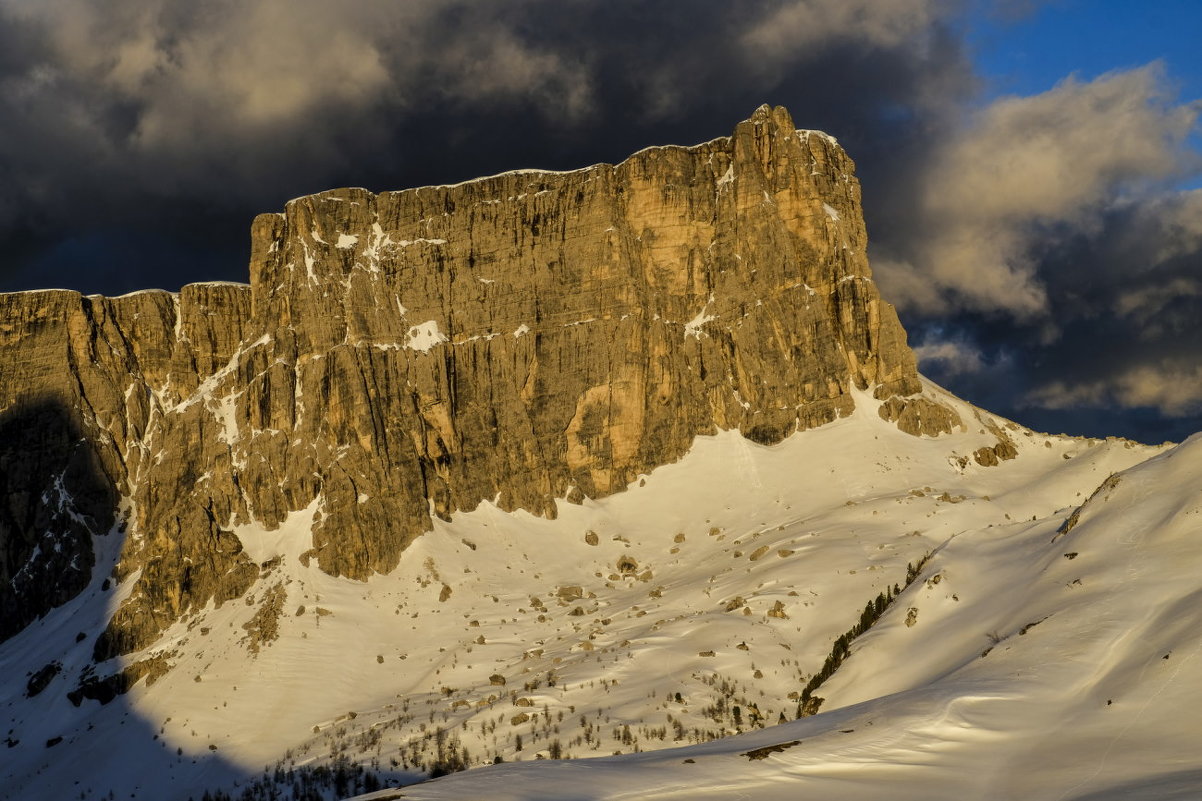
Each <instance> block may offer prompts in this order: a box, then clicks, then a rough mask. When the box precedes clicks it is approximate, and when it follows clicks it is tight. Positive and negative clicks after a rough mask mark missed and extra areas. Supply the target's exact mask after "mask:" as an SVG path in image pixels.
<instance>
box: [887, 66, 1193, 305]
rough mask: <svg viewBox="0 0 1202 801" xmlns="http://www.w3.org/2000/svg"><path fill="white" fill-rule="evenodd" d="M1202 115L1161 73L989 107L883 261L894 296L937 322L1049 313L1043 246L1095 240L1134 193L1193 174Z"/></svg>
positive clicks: (1123, 75) (941, 154) (944, 158)
mask: <svg viewBox="0 0 1202 801" xmlns="http://www.w3.org/2000/svg"><path fill="white" fill-rule="evenodd" d="M1196 114H1197V112H1196V110H1194V109H1193V108H1191V107H1189V106H1188V105H1182V104H1175V103H1173V102H1171V101H1170V100H1169V98H1168V97H1167V93H1166V91H1165V90H1164V88H1163V80H1162V77H1161V72H1160V69H1159V67H1157V66H1156V65H1151V66H1147V67H1142V68H1139V69H1133V70H1128V71H1125V72H1115V73H1110V74H1107V75H1103V76H1102V77H1100V78H1097V79H1096V80H1093V81H1088V82H1083V81H1080V80H1077V79H1075V78H1068V79H1066V80H1064V81H1062V82H1061V83H1060V84H1058V85H1057V86H1056V87H1054V88H1053V89H1051V90H1049V91H1047V92H1044V93H1042V94H1039V95H1034V96H1031V97H1006V98H1002V99H1000V100H997V101H995V102H994V103H992V104H990V105H988V106H986V107H984V108H982V109H981V110H980V111H979V112H977V113H976V114H975V115H974V116H973V117H972V118H971V119H970V120H969V122H968V123H967V124H966V125H965V126H964V127H963V128H962V129H960V130H959V131H958V132H957V133H955V134H954V135H953V136H952V137H951V139H950V141H948V142H946V143H945V144H943V145H942V146H941V147H940V148H939V149H938V151H937V152H936V155H935V157H934V161H933V163H932V164H930V165H929V168H928V169H927V171H926V172H925V174H923V175H922V176H921V177H920V179H919V180H920V186H919V187H917V189H918V198H919V204H920V214H919V219H920V227H921V230H918V231H914V232H913V233H912V235H911V236H910V237H909V238H908V242H907V243H906V244H905V246H904V247H905V248H906V252H905V253H904V254H902V253H890V254H887V258H884V259H881V260H880V261H879V262H878V265H879V267H878V275H879V277H880V280H881V283H882V285H883V286H884V288H885V291H886V293H887V294H888V296H889V297H890V298H891V299H893V300H894V301H895V302H897V303H898V304H899V305H901V306H903V307H908V308H910V309H913V310H916V311H919V312H923V313H929V314H935V313H942V312H946V311H949V310H954V309H967V310H972V311H1001V312H1005V313H1008V314H1010V315H1013V316H1015V317H1018V318H1020V319H1034V318H1038V317H1041V316H1044V315H1045V314H1046V313H1047V311H1048V302H1047V295H1046V287H1045V282H1044V280H1043V278H1042V277H1041V276H1040V274H1039V272H1038V269H1037V267H1038V264H1037V259H1036V256H1035V254H1034V253H1033V248H1034V246H1035V245H1036V244H1037V243H1038V242H1040V241H1041V237H1046V232H1047V231H1048V230H1049V229H1051V228H1059V229H1061V230H1062V231H1063V230H1068V231H1073V230H1075V231H1089V230H1091V229H1092V228H1093V227H1095V226H1096V225H1097V224H1098V221H1099V218H1100V214H1101V213H1102V212H1103V211H1105V209H1106V208H1107V207H1108V206H1109V205H1110V204H1112V203H1114V202H1115V199H1116V198H1118V197H1121V196H1123V195H1124V194H1125V195H1127V196H1130V195H1132V194H1135V195H1139V194H1140V193H1141V192H1144V191H1146V190H1147V189H1149V188H1150V187H1154V186H1155V185H1156V184H1157V182H1159V181H1162V180H1164V179H1168V178H1171V177H1175V176H1178V175H1180V174H1182V172H1183V170H1184V169H1185V167H1186V164H1187V162H1188V161H1189V159H1190V157H1191V154H1190V153H1189V151H1188V150H1187V148H1186V138H1187V137H1188V136H1189V134H1190V133H1191V131H1192V130H1193V129H1194V124H1195V118H1196Z"/></svg>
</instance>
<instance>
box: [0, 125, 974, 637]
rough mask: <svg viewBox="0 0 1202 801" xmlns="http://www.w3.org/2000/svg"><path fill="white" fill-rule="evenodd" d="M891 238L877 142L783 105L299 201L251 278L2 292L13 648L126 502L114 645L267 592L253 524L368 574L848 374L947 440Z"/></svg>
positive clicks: (0, 455)
mask: <svg viewBox="0 0 1202 801" xmlns="http://www.w3.org/2000/svg"><path fill="white" fill-rule="evenodd" d="M865 245H866V237H865V231H864V224H863V221H862V217H861V212H860V197H859V185H858V183H857V182H856V179H855V177H854V175H853V164H852V162H851V160H850V159H849V158H848V157H847V155H846V154H845V153H844V152H843V151H842V150H841V149H840V148H839V147H838V145H837V144H836V143H835V142H834V140H832V139H831V138H829V137H827V136H825V135H823V134H820V133H813V132H807V131H797V130H795V128H794V126H793V123H792V120H791V119H790V118H789V115H788V113H787V112H786V111H785V110H784V109H782V108H777V109H770V108H768V107H767V106H764V107H761V108H760V109H759V110H757V111H756V113H755V114H754V115H753V116H752V118H751V119H750V120H747V121H745V122H742V123H740V124H739V125H738V126H737V128H736V129H735V132H734V134H733V136H731V137H729V138H722V139H717V140H714V141H712V142H707V143H705V144H702V145H697V146H695V147H661V148H651V149H648V150H644V151H641V152H639V153H637V154H635V155H634V156H631V157H630V158H629V159H627V160H626V161H624V162H622V163H621V164H618V165H616V166H613V165H597V166H594V167H590V168H587V169H583V170H579V171H575V172H568V173H550V172H537V171H521V172H513V173H506V174H503V175H499V176H495V177H491V178H484V179H480V180H476V181H471V182H468V183H465V184H460V185H456V186H442V187H427V188H421V189H412V190H406V191H401V192H388V193H382V194H378V195H376V194H372V193H370V192H367V191H365V190H362V189H342V190H335V191H331V192H325V193H322V194H319V195H314V196H311V197H305V198H300V199H298V200H294V201H292V202H291V203H289V204H288V206H287V208H286V210H285V212H284V213H283V214H270V215H262V216H260V217H259V218H258V219H256V220H255V222H254V226H253V229H252V255H251V266H250V280H251V283H250V286H249V287H246V286H241V285H231V284H201V285H193V286H188V287H185V288H184V289H183V290H182V291H181V292H180V293H179V294H178V295H174V294H169V293H166V292H157V291H152V292H141V293H135V294H133V295H127V296H124V297H119V298H111V299H109V298H101V297H81V296H80V295H78V294H77V293H73V292H66V291H48V292H35V293H22V294H14V295H0V374H3V375H4V376H5V381H4V382H3V386H2V388H0V408H3V409H4V411H3V413H2V419H0V425H2V426H5V427H6V429H9V430H15V431H17V432H19V433H18V434H17V435H15V436H13V437H8V436H5V437H2V438H0V442H2V443H3V447H2V448H0V470H2V473H0V480H2V481H3V482H4V485H3V490H4V504H5V506H4V508H3V510H0V546H2V548H0V549H2V551H3V552H2V554H0V604H2V605H3V606H2V610H0V611H2V612H3V616H2V617H0V620H3V629H2V630H0V637H5V636H9V635H11V634H12V633H13V632H14V631H16V630H19V629H20V628H21V627H22V626H24V625H26V624H27V623H28V622H29V621H30V620H32V619H33V618H34V617H36V616H37V615H38V614H40V613H41V612H43V611H45V609H47V608H49V607H50V606H52V605H54V604H57V603H61V602H62V601H63V600H64V599H65V598H67V597H70V596H71V594H72V593H73V591H78V588H79V587H80V586H82V583H83V581H85V580H86V577H87V575H88V572H89V570H90V567H91V564H92V555H91V549H92V541H91V535H92V534H101V533H103V532H105V531H107V530H108V529H109V528H110V527H111V526H112V525H113V523H114V521H115V520H117V521H120V522H119V523H118V525H119V526H122V525H123V526H124V527H125V530H126V532H127V533H126V539H125V543H124V547H123V552H122V559H121V563H120V566H119V568H118V573H119V575H118V576H117V578H124V577H126V576H131V575H134V574H135V571H136V576H137V580H136V584H135V585H134V590H133V592H132V594H131V595H130V596H129V597H128V599H127V600H126V601H125V602H124V604H123V605H122V606H121V607H120V609H119V610H118V612H117V613H116V615H115V616H114V617H113V619H112V622H111V623H110V624H109V627H108V629H107V631H106V632H105V634H104V635H103V636H102V637H101V638H100V639H99V641H98V642H97V644H96V656H97V658H98V659H103V658H107V657H109V656H112V655H115V654H117V653H124V652H129V651H133V650H137V649H139V648H141V647H144V646H145V645H147V644H148V643H149V642H151V641H152V640H153V638H154V636H155V635H156V634H157V633H158V632H159V631H161V630H162V629H163V628H164V627H165V626H166V625H168V624H170V623H171V622H172V621H174V620H177V619H179V618H180V617H181V616H183V615H186V614H187V613H188V612H189V611H190V610H194V609H197V608H198V607H200V606H203V605H204V604H206V603H207V602H209V601H210V600H211V601H214V602H216V603H221V602H223V601H225V600H228V599H231V598H234V597H237V596H239V595H241V594H242V593H243V592H245V590H246V588H247V587H248V586H249V585H250V583H251V582H252V581H253V580H254V579H255V577H256V576H257V575H258V574H259V571H260V569H261V566H260V565H257V564H255V563H253V562H252V561H251V559H250V558H249V556H248V555H247V554H246V553H245V552H244V551H243V550H242V545H241V542H240V540H239V538H238V537H237V536H236V534H235V533H234V531H235V529H236V528H237V527H238V526H240V525H243V524H247V523H251V522H255V523H257V524H260V525H262V526H264V527H266V528H269V529H270V528H272V527H275V526H277V525H278V524H279V523H280V521H282V520H283V519H284V518H285V517H286V516H287V515H288V514H289V513H292V512H297V511H298V510H308V509H310V508H313V509H315V510H316V511H314V512H312V515H313V521H312V530H313V542H312V547H311V549H310V550H309V551H308V552H307V553H306V554H305V557H303V558H306V559H315V560H317V562H318V564H319V565H320V566H321V568H322V569H323V570H325V571H327V572H329V573H332V574H338V575H346V576H350V577H354V578H364V577H366V576H368V575H370V574H371V573H372V572H373V571H381V572H385V571H389V570H390V569H392V568H393V567H394V566H395V565H396V563H397V560H398V559H399V557H400V554H401V552H402V551H403V550H404V549H405V547H406V546H407V545H408V544H409V543H410V542H412V541H413V539H414V538H415V537H418V536H420V535H421V533H422V532H423V531H426V530H428V528H429V526H430V519H429V515H430V514H431V513H433V514H436V515H440V516H449V515H452V514H454V513H455V512H456V511H458V510H469V509H472V508H474V507H475V506H477V505H478V504H479V503H480V502H481V501H492V502H495V503H497V504H498V505H499V506H501V507H502V508H504V509H510V510H512V509H518V508H523V509H527V510H529V511H531V512H533V513H535V514H539V515H554V514H555V511H556V503H557V501H559V500H566V501H569V502H579V501H580V500H581V499H582V498H584V497H600V496H603V495H607V494H610V493H614V492H618V491H621V490H622V489H623V488H624V487H625V486H627V485H628V484H629V483H630V482H632V481H634V480H636V479H637V478H638V476H639V475H640V474H642V473H646V472H649V471H650V470H652V469H654V468H655V467H657V466H660V465H663V464H666V463H669V462H672V461H675V460H676V459H678V458H679V457H680V456H681V455H683V454H684V453H685V452H686V451H688V449H689V447H690V445H691V443H692V441H693V439H694V438H695V437H696V436H697V435H699V434H706V433H712V432H714V431H715V430H717V429H720V428H721V429H738V430H739V431H741V432H743V434H744V435H745V436H747V437H749V438H751V439H753V440H755V441H757V442H761V443H774V442H777V441H779V440H781V439H783V438H784V437H786V436H788V435H790V434H792V433H793V432H795V431H798V430H802V429H806V428H811V427H814V426H819V425H822V424H824V423H828V422H830V421H833V420H835V419H836V418H838V417H840V416H843V415H846V414H848V413H849V412H850V411H851V410H852V409H853V407H854V401H853V397H852V394H851V391H852V388H853V387H858V388H860V389H871V391H872V392H873V395H874V396H875V398H876V399H877V400H880V401H887V403H886V404H885V405H883V406H882V408H881V413H882V416H886V417H887V419H895V420H898V421H899V425H903V424H904V425H903V427H904V428H906V429H907V430H912V433H916V434H922V433H927V434H934V433H937V432H938V431H939V430H941V429H948V430H950V427H951V426H952V425H954V424H958V423H959V421H958V419H953V413H951V412H950V410H946V409H945V408H944V407H941V406H936V405H934V404H932V403H931V402H930V401H926V400H924V399H922V398H921V396H916V393H918V392H919V390H920V385H919V382H918V378H917V374H916V372H915V363H914V357H913V355H912V354H911V352H910V351H909V349H908V348H907V347H906V344H905V333H904V332H903V330H902V328H901V326H900V324H899V323H898V320H897V316H896V314H895V313H894V310H893V308H892V307H891V306H889V305H888V304H887V303H885V302H883V301H882V300H881V299H880V297H879V295H878V293H877V290H876V288H875V286H874V284H873V282H872V279H871V277H870V271H869V267H868V262H867V259H866V257H865ZM63 576H65V577H66V579H65V580H63V578H62V577H63Z"/></svg>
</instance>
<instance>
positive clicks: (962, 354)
mask: <svg viewBox="0 0 1202 801" xmlns="http://www.w3.org/2000/svg"><path fill="white" fill-rule="evenodd" d="M914 356H915V357H916V358H917V359H918V368H919V370H924V371H925V370H930V369H937V370H938V371H939V373H940V375H942V376H956V375H964V374H968V373H979V372H980V371H981V370H982V368H984V366H985V360H984V358H983V357H982V356H981V351H980V350H978V349H977V348H976V347H974V346H972V345H970V344H968V343H966V342H961V341H957V340H944V341H939V342H924V343H923V344H921V345H917V346H915V347H914Z"/></svg>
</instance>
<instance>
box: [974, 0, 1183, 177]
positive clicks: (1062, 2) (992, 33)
mask: <svg viewBox="0 0 1202 801" xmlns="http://www.w3.org/2000/svg"><path fill="white" fill-rule="evenodd" d="M1014 5H1015V7H1016V10H1015V11H1014V12H1012V13H1005V12H1004V11H1000V10H999V9H998V4H997V3H994V2H990V1H989V0H974V2H973V4H972V6H971V12H970V13H969V14H968V15H967V17H966V19H965V20H964V21H963V22H962V23H961V24H963V25H964V41H965V43H966V45H967V47H968V48H969V52H970V54H971V58H972V61H973V63H974V65H975V66H976V68H977V70H978V71H979V72H980V74H981V76H982V77H983V78H985V83H984V84H983V93H982V96H981V102H988V101H989V100H992V99H995V98H997V97H998V96H1000V95H1008V94H1013V95H1033V94H1037V93H1039V92H1044V91H1047V90H1048V89H1051V88H1052V87H1053V86H1054V85H1056V84H1057V83H1059V82H1060V81H1062V80H1064V79H1065V78H1067V77H1068V76H1070V75H1075V76H1077V77H1078V78H1079V79H1082V80H1092V79H1094V78H1096V77H1098V76H1099V75H1102V74H1104V73H1107V72H1112V71H1114V70H1126V69H1131V68H1134V67H1141V66H1143V65H1145V64H1149V63H1152V62H1159V63H1161V64H1162V65H1163V67H1164V70H1165V74H1166V76H1167V84H1168V86H1169V87H1170V88H1172V89H1174V90H1176V91H1177V92H1178V93H1179V98H1180V99H1181V100H1186V101H1198V102H1202V2H1198V1H1197V0H1144V2H1139V0H1052V2H1047V3H1034V2H1031V3H1021V2H1020V3H1015V4H1014ZM1192 143H1193V145H1194V147H1195V149H1197V150H1202V131H1197V132H1195V134H1194V136H1193V137H1192ZM1185 183H1186V184H1188V185H1190V186H1202V180H1199V179H1198V178H1197V177H1195V178H1193V179H1191V180H1189V181H1187V182H1185Z"/></svg>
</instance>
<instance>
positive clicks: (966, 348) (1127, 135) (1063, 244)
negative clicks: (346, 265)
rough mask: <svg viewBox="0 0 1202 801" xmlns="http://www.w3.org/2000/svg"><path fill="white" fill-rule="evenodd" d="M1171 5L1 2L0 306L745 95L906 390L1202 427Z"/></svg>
mask: <svg viewBox="0 0 1202 801" xmlns="http://www.w3.org/2000/svg"><path fill="white" fill-rule="evenodd" d="M1200 6H1202V4H1199V3H1197V2H1196V0H1142V1H1140V0H1048V1H1047V2H1039V1H1038V0H888V2H883V1H881V0H687V1H686V0H372V1H368V0H346V2H341V3H337V4H335V3H330V2H326V0H257V1H256V2H251V1H250V0H237V1H235V0H213V1H212V2H206V3H196V2H192V0H108V2H105V3H95V2H92V1H91V0H0V291H7V290H16V289H30V288H39V287H48V286H65V287H69V288H73V289H79V290H82V291H85V292H103V293H106V294H120V293H122V292H126V291H130V290H133V289H138V288H143V287H148V286H158V287H163V288H167V289H176V288H178V287H179V286H180V285H182V284H184V283H188V282H191V281H199V280H209V279H225V280H245V271H246V258H247V231H248V228H249V222H250V219H251V217H252V216H253V215H254V214H256V213H258V212H261V211H272V210H278V209H280V208H282V206H283V204H284V202H285V201H286V200H288V199H289V198H291V197H295V196H297V195H302V194H306V193H310V192H316V191H320V190H323V189H327V188H331V187H335V186H346V185H355V186H366V187H368V188H371V189H376V190H385V189H398V188H404V187H408V186H414V185H420V184H427V183H446V182H454V181H459V180H463V179H466V178H470V177H474V176H477V175H483V174H489V173H494V172H499V171H503V170H506V169H511V168H515V167H545V168H552V169H566V168H573V167H578V166H583V165H587V164H591V163H595V162H598V161H617V160H620V159H622V158H623V157H624V156H626V155H628V154H629V153H630V152H633V151H634V150H637V149H639V148H642V147H644V146H647V145H651V144H665V143H678V144H690V143H694V142H699V141H704V140H707V139H710V138H713V137H715V136H720V135H724V134H727V133H729V132H730V130H731V128H732V127H733V125H734V124H735V123H736V122H737V121H739V120H740V119H743V118H745V117H746V116H748V115H749V114H750V112H751V111H752V110H753V109H754V108H755V107H756V106H758V105H759V104H760V103H763V102H768V103H772V104H782V105H785V106H787V107H788V108H789V109H790V111H791V112H792V114H793V117H794V119H795V120H796V122H797V123H798V125H800V126H802V127H806V128H818V129H822V130H825V131H827V132H829V133H831V134H833V135H835V136H836V137H838V138H839V140H840V142H841V143H842V144H843V145H844V146H845V147H846V148H847V150H848V151H849V152H850V154H851V155H852V157H853V158H855V159H856V161H857V164H858V168H859V174H860V179H861V181H862V183H863V187H864V196H865V205H866V209H865V214H866V217H867V221H868V227H869V234H870V236H871V237H872V243H873V244H872V246H871V250H870V256H871V258H872V261H873V266H874V270H875V271H876V274H877V277H878V280H879V282H880V284H881V286H882V289H883V291H884V293H885V295H886V297H887V298H888V299H890V300H892V301H893V302H894V303H895V304H896V305H897V306H898V307H899V310H900V311H901V313H902V318H903V321H904V322H905V323H906V325H907V328H908V329H909V331H910V334H911V342H912V343H913V344H914V345H915V347H916V350H917V352H918V353H919V355H920V357H921V360H922V367H923V370H924V372H926V373H927V374H928V375H929V376H931V377H932V378H934V379H936V380H937V381H940V382H941V383H943V384H945V385H946V386H948V387H949V388H951V389H953V390H954V391H956V392H958V393H960V394H962V395H963V396H965V397H967V398H968V399H970V400H972V401H974V402H976V403H978V404H980V405H983V406H985V407H986V408H989V409H990V410H992V411H996V412H999V413H1001V414H1005V415H1008V416H1010V417H1013V418H1014V419H1017V420H1019V421H1021V422H1023V423H1026V424H1028V425H1031V426H1034V427H1036V428H1039V429H1043V430H1051V431H1066V432H1069V433H1076V434H1089V435H1106V434H1118V435H1126V436H1132V437H1136V438H1139V439H1144V440H1149V441H1160V440H1163V439H1170V438H1171V439H1180V438H1182V437H1184V436H1186V435H1188V434H1189V433H1192V432H1194V431H1197V430H1202V131H1200V129H1199V125H1198V114H1199V112H1200V111H1202V102H1200V100H1199V99H1200V98H1202V48H1200V47H1199V46H1198V41H1199V40H1200V39H1202V8H1200Z"/></svg>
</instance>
